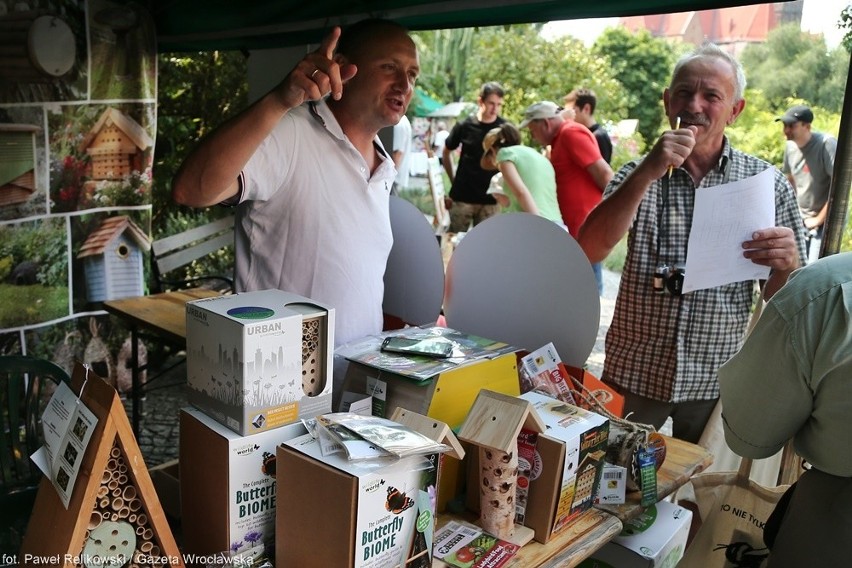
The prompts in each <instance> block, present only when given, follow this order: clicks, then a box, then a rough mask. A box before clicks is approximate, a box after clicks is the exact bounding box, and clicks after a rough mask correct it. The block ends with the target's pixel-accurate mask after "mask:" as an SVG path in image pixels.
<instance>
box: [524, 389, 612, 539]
mask: <svg viewBox="0 0 852 568" xmlns="http://www.w3.org/2000/svg"><path fill="white" fill-rule="evenodd" d="M521 398H523V399H525V400H528V401H529V402H530V403H532V405H533V407H534V408H535V409H536V411H537V412H538V415H539V417H540V418H541V419H542V421H543V422H544V423H545V425H547V427H548V429H547V434H541V435H539V437H538V443H537V444H536V453H537V454H538V455H539V456H540V458H541V459H540V460H538V459H537V460H536V463H535V464H530V467H531V473H530V478H531V482H530V489H529V501H528V503H527V510H526V522H525V524H526V526H528V527H529V528H531V529H533V530H534V531H535V539H536V540H537V541H539V542H541V543H546V542H547V541H548V540H550V537H551V535H552V534H553V533H556V532H559V531H560V530H561V529H563V528H564V527H565V526H567V525H568V524H569V523H570V522H571V521H572V520H574V519H575V518H577V517H578V516H579V515H580V514H581V513H582V512H583V511H586V510H587V509H589V508H590V507H591V506H592V504H593V503H594V500H595V491H596V490H597V487H598V484H599V482H600V478H601V472H602V470H603V463H604V461H603V458H604V456H605V455H606V448H607V441H608V437H609V420H608V419H606V418H604V417H603V416H600V415H599V414H595V413H593V412H589V411H587V410H583V409H582V408H578V407H576V406H571V405H569V404H565V403H563V402H561V401H559V400H556V399H554V398H550V397H548V396H544V395H542V394H538V393H536V392H528V393H525V394H522V395H521Z"/></svg>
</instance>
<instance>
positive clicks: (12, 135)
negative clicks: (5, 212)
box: [0, 124, 39, 207]
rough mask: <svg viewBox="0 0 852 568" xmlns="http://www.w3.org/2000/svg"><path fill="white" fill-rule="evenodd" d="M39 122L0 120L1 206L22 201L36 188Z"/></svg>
mask: <svg viewBox="0 0 852 568" xmlns="http://www.w3.org/2000/svg"><path fill="white" fill-rule="evenodd" d="M38 131H39V127H38V126H32V125H29V124H0V207H6V206H8V205H18V204H21V203H25V202H26V201H27V200H28V199H29V198H30V196H32V194H33V193H34V192H35V190H36V176H35V170H36V159H35V152H36V150H35V148H36V146H35V133H36V132H38Z"/></svg>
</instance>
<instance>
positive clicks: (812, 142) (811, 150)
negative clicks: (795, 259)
mask: <svg viewBox="0 0 852 568" xmlns="http://www.w3.org/2000/svg"><path fill="white" fill-rule="evenodd" d="M813 120H814V113H813V112H811V109H809V108H808V107H806V106H804V105H796V106H793V107H790V109H789V110H787V112H785V113H784V115H783V116H779V117H778V118H776V119H775V122H781V123H782V124H783V125H784V137H785V138H787V145H786V147H785V148H784V165H783V166H782V168H781V171H783V172H784V174H785V175H786V176H787V179H788V180H790V184H791V185H792V186H793V187H794V188H795V190H796V197H797V199H798V201H799V211H801V213H802V219H803V220H804V222H805V227H806V228H807V229H808V262H813V261H815V260H816V259H817V258H819V249H820V245H821V244H822V232H823V228H824V226H825V215H826V213H827V211H828V192H829V189H831V177H832V175H833V173H834V155H835V153H836V152H837V139H836V138H834V137H833V136H828V135H826V134H823V133H822V132H814V131H812V130H811V123H812V122H813Z"/></svg>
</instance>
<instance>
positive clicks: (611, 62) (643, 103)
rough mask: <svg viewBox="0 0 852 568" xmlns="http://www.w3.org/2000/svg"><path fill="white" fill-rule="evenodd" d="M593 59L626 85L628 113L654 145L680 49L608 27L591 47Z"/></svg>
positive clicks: (647, 35)
mask: <svg viewBox="0 0 852 568" xmlns="http://www.w3.org/2000/svg"><path fill="white" fill-rule="evenodd" d="M592 56H594V57H597V58H600V59H601V60H602V61H603V64H604V66H605V67H604V68H605V69H608V71H607V72H608V76H609V77H615V78H617V79H618V81H619V82H620V83H621V84H622V85H623V86H624V95H625V96H626V98H627V101H626V102H627V112H628V116H629V117H630V118H636V119H638V120H639V126H638V131H639V133H640V134H641V135H642V137H643V138H644V139H645V142H646V144H650V143H653V141H654V140H655V139H656V138H657V136H658V135H659V133H660V127H661V125H663V119H664V111H663V103H662V93H663V89H665V87H666V86H668V83H669V78H670V75H671V71H672V67H673V66H674V62H675V59H676V56H677V50H676V49H675V48H674V47H672V45H671V44H669V43H668V42H666V41H664V40H662V39H657V38H654V37H653V36H652V35H651V34H650V33H649V32H648V31H646V30H642V31H639V32H637V33H630V32H629V31H627V30H626V29H625V28H623V27H616V28H609V29H606V30H604V32H603V33H602V34H601V35H600V37H598V39H597V40H596V41H595V43H594V45H593V46H592Z"/></svg>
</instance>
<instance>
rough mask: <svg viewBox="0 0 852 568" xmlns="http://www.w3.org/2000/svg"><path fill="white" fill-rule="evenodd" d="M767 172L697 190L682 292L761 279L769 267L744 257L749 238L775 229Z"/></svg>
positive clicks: (771, 184)
mask: <svg viewBox="0 0 852 568" xmlns="http://www.w3.org/2000/svg"><path fill="white" fill-rule="evenodd" d="M774 182H775V179H774V174H773V170H772V168H767V169H766V170H764V171H762V172H761V173H759V174H757V175H755V176H752V177H750V178H746V179H742V180H739V181H734V182H730V183H726V184H724V185H721V186H716V187H707V188H698V189H697V190H696V191H695V208H694V210H693V214H692V230H691V231H690V233H689V245H688V249H687V253H686V275H685V276H684V280H683V291H684V292H693V291H695V290H703V289H705V288H713V287H715V286H723V285H725V284H730V283H731V282H740V281H742V280H754V279H763V278H767V277H768V276H769V267H768V266H761V265H758V264H754V263H753V262H752V261H751V260H749V259H747V258H745V257H744V256H743V252H744V249H743V248H742V244H743V242H744V241H748V240H751V236H752V233H754V231H756V230H759V229H767V228H769V227H774V226H775V183H774Z"/></svg>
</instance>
